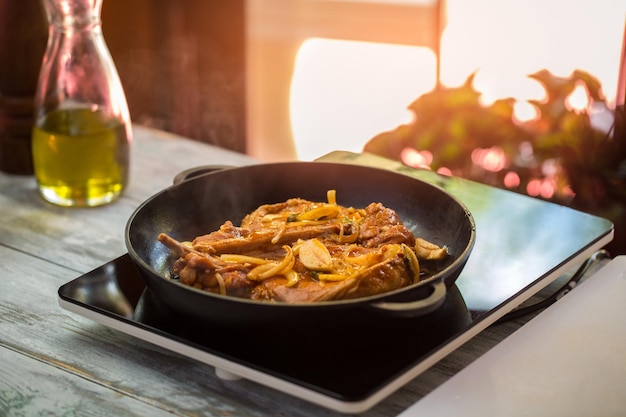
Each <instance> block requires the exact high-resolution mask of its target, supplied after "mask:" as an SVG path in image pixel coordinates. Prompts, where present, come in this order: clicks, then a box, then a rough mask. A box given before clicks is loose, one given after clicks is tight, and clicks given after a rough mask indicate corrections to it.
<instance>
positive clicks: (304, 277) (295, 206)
mask: <svg viewBox="0 0 626 417" xmlns="http://www.w3.org/2000/svg"><path fill="white" fill-rule="evenodd" d="M158 239H159V241H160V242H161V243H163V244H164V245H166V246H167V247H168V248H169V249H170V250H171V251H172V252H173V254H174V255H175V256H177V257H178V259H177V260H176V262H175V263H174V268H173V272H174V273H175V275H176V276H177V277H178V279H180V281H181V282H182V283H183V284H186V285H190V286H193V287H195V288H198V289H202V290H206V291H209V292H212V293H218V294H222V295H229V296H234V297H241V298H247V299H252V300H257V301H279V302H290V303H294V302H316V301H329V300H340V299H352V298H358V297H365V296H368V295H375V294H380V293H383V292H387V291H391V290H394V289H398V288H401V287H405V286H408V285H411V284H413V283H416V282H418V281H419V280H420V275H422V274H423V273H424V271H420V260H439V259H442V258H444V257H446V256H447V249H446V247H439V246H437V245H435V244H433V243H430V242H428V241H426V240H424V239H421V238H419V237H417V238H416V237H415V236H414V235H413V233H412V232H411V231H410V230H409V229H408V228H407V227H405V226H404V224H403V223H402V221H401V220H400V218H399V216H398V215H397V213H396V212H395V211H394V210H392V209H390V208H387V207H385V206H383V205H382V204H381V203H371V204H369V205H368V206H367V207H365V208H353V207H344V206H341V205H339V204H337V200H336V193H335V191H334V190H329V191H328V193H327V201H326V202H313V201H308V200H305V199H301V198H292V199H289V200H287V201H284V202H280V203H276V204H266V205H262V206H260V207H258V208H257V209H256V210H254V211H253V212H252V213H249V214H248V215H247V216H246V217H244V219H243V220H242V222H241V225H240V226H235V225H234V224H233V223H232V222H231V221H226V222H225V223H224V224H223V225H222V226H221V227H220V228H219V230H216V231H214V232H212V233H209V234H206V235H203V236H198V237H196V238H195V239H194V240H193V241H191V242H179V241H177V240H175V239H174V238H172V237H170V236H169V235H167V234H165V233H161V234H160V235H159V237H158Z"/></svg>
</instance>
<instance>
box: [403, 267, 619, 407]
mask: <svg viewBox="0 0 626 417" xmlns="http://www.w3.org/2000/svg"><path fill="white" fill-rule="evenodd" d="M625 317H626V256H618V257H616V258H615V259H613V260H612V261H611V262H610V263H608V264H607V265H606V266H604V267H603V268H602V269H601V270H599V271H598V272H596V273H595V274H594V275H592V276H591V277H590V278H588V279H587V280H586V281H584V282H583V283H582V284H581V285H580V286H579V287H576V288H575V289H574V290H573V291H572V292H570V293H568V294H567V295H565V296H564V297H563V298H562V299H560V300H559V301H558V302H557V303H555V304H554V305H552V306H551V307H549V308H548V309H546V310H545V311H543V312H542V313H540V314H539V315H538V316H537V317H535V318H534V319H532V320H531V321H530V322H529V323H528V324H526V325H525V326H524V327H522V328H521V329H519V330H518V331H516V332H515V333H513V334H512V335H511V336H509V337H508V338H506V339H505V340H504V341H503V342H502V343H500V344H499V345H497V346H496V347H494V348H493V349H492V350H491V351H489V352H488V353H486V354H485V355H484V356H482V357H480V358H479V359H477V360H476V361H475V362H473V363H472V364H471V365H470V366H468V367H467V368H465V369H463V370H462V371H461V372H459V373H458V374H457V375H455V376H454V377H453V378H451V379H450V380H448V381H447V382H446V383H444V384H443V385H441V386H440V387H438V388H437V389H435V390H434V391H432V392H431V393H430V394H429V395H427V396H426V397H424V398H423V399H421V400H420V401H418V402H417V403H415V404H414V405H413V406H411V407H409V408H408V409H407V410H405V411H404V412H403V413H402V414H400V416H401V417H416V416H435V415H437V416H444V415H445V416H448V415H450V416H454V415H459V416H461V415H462V416H464V417H472V416H481V417H483V416H533V417H538V416H551V417H554V416H567V417H573V416H592V415H593V416H626V324H624V319H625Z"/></svg>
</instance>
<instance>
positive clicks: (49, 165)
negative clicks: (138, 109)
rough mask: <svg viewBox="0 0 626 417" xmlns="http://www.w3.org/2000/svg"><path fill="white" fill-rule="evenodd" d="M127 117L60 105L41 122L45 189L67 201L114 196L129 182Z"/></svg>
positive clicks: (37, 143) (39, 164)
mask: <svg viewBox="0 0 626 417" xmlns="http://www.w3.org/2000/svg"><path fill="white" fill-rule="evenodd" d="M128 147H129V144H128V137H127V135H126V128H125V126H124V124H123V123H122V122H120V121H119V120H118V119H116V118H114V117H107V116H106V115H105V114H104V113H102V112H98V111H91V110H89V109H81V108H78V109H68V110H56V111H54V112H52V113H49V114H46V115H45V116H43V117H42V118H41V119H40V120H39V121H37V123H36V125H35V128H34V130H33V137H32V150H33V162H34V166H35V176H36V178H37V181H38V183H39V191H40V193H41V194H42V196H43V197H44V198H45V199H46V200H47V201H49V202H51V203H54V204H58V205H61V206H97V205H101V204H106V203H109V202H111V201H113V200H114V199H115V198H116V197H117V196H118V195H119V194H120V193H121V192H122V190H123V189H124V188H125V186H126V183H127V181H128V165H129V164H128V154H129V150H128Z"/></svg>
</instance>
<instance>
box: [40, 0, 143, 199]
mask: <svg viewBox="0 0 626 417" xmlns="http://www.w3.org/2000/svg"><path fill="white" fill-rule="evenodd" d="M43 4H44V6H45V9H46V14H47V16H48V22H49V25H48V45H47V48H46V52H45V54H44V56H43V60H42V64H41V69H40V72H39V82H38V85H37V92H36V94H35V125H34V127H33V132H32V138H31V150H32V154H33V168H34V173H35V177H36V179H37V183H38V186H39V194H40V195H41V196H42V197H43V198H44V200H46V201H48V202H50V203H53V204H56V205H60V206H66V207H69V206H72V207H93V206H99V205H102V204H107V203H110V202H112V201H114V200H115V199H116V198H118V197H119V196H120V195H121V194H122V192H123V191H124V190H125V188H126V185H127V183H128V178H129V172H128V171H129V163H130V161H129V160H130V144H131V141H132V128H131V122H130V114H129V111H128V105H127V103H126V96H125V95H124V90H123V88H122V84H121V82H120V79H119V76H118V74H117V70H116V68H115V65H114V63H113V59H112V58H111V55H110V53H109V50H108V48H107V46H106V44H105V42H104V37H103V34H102V22H101V19H100V12H101V7H102V0H43Z"/></svg>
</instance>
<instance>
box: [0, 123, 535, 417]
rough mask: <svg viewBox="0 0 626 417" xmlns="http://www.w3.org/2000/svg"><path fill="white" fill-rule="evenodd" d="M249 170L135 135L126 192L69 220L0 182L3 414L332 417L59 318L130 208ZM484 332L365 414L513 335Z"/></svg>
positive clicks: (31, 190)
mask: <svg viewBox="0 0 626 417" xmlns="http://www.w3.org/2000/svg"><path fill="white" fill-rule="evenodd" d="M254 162H255V161H254V160H252V159H250V158H248V157H247V156H245V155H240V154H236V153H232V152H229V151H226V150H223V149H218V148H215V147H211V146H207V145H206V144H203V143H200V142H195V141H191V140H187V139H184V138H180V137H177V136H173V135H170V134H166V133H163V132H160V131H155V130H150V129H146V128H143V127H139V126H135V141H134V144H133V159H132V177H131V183H130V186H129V188H128V190H127V192H126V193H125V194H124V196H123V197H122V198H121V199H120V200H118V201H117V202H115V203H113V204H111V205H108V206H104V207H99V208H91V209H75V208H74V209H67V208H61V207H55V206H52V205H49V204H47V203H45V202H44V201H43V200H42V199H41V198H40V197H39V196H38V195H37V192H36V184H35V180H34V178H33V177H23V176H13V175H7V174H0V190H1V195H0V214H1V215H0V258H1V259H2V262H1V264H0V415H2V416H7V417H8V416H43V415H46V416H48V415H55V416H57V415H58V416H116V417H124V416H151V417H156V416H230V415H233V416H333V415H338V413H335V412H333V411H330V410H327V409H324V408H322V407H319V406H316V405H312V404H309V403H308V402H305V401H303V400H299V399H296V398H293V397H291V396H289V395H287V394H283V393H280V392H277V391H274V390H273V389H270V388H267V387H264V386H261V385H258V384H256V383H254V382H250V381H245V380H239V381H224V380H222V379H220V378H218V377H217V376H216V375H215V373H214V369H213V368H212V367H211V366H208V365H205V364H202V363H199V362H197V361H194V360H192V359H189V358H187V357H184V356H180V355H178V354H176V353H173V352H170V351H168V350H165V349H162V348H160V347H158V346H154V345H151V344H149V343H147V342H144V341H142V340H139V339H135V338H134V337H132V336H128V335H126V334H124V333H121V332H118V331H115V330H112V329H110V328H108V327H106V326H103V325H100V324H97V323H95V322H92V321H90V320H88V319H86V318H83V317H82V316H79V315H76V314H73V313H71V312H68V311H66V310H64V309H62V308H60V307H59V304H58V299H57V290H58V288H59V287H60V286H61V285H63V284H65V283H67V282H69V281H71V280H73V279H74V278H76V277H78V276H80V275H82V274H84V273H86V272H88V271H91V270H93V269H94V268H96V267H98V266H100V265H102V264H104V263H106V262H108V261H110V260H112V259H114V258H116V257H118V256H120V255H122V254H124V253H125V252H126V248H125V245H124V228H125V225H126V221H127V219H128V218H129V216H130V215H131V213H132V212H133V211H134V210H135V208H137V206H138V205H139V204H140V203H141V202H142V201H144V200H145V199H146V198H148V197H149V196H151V195H152V194H154V193H156V192H158V191H159V190H161V189H163V188H165V187H167V186H168V185H170V184H171V183H172V179H173V177H174V176H175V175H176V174H177V173H179V172H180V171H182V170H185V169H187V168H190V167H194V166H199V165H206V164H228V165H244V164H250V163H254ZM526 320H528V317H526V318H523V319H520V320H517V321H512V322H508V323H505V324H499V325H495V326H491V327H490V328H488V329H487V330H486V331H483V332H482V333H481V334H480V335H479V336H477V337H475V338H473V339H472V340H471V341H470V342H468V343H466V344H465V345H464V346H462V347H461V348H459V349H457V350H456V351H455V352H453V353H452V354H451V355H449V356H448V357H446V358H445V359H444V360H442V361H440V362H439V363H438V364H436V365H435V366H433V367H432V368H430V369H429V370H428V371H426V372H425V373H423V374H422V375H420V376H419V377H417V378H416V379H415V380H413V381H412V382H410V383H409V384H407V385H406V386H405V387H403V388H402V389H400V390H398V391H397V392H396V393H394V394H392V395H391V396H390V397H388V398H387V399H386V400H384V401H383V402H381V403H380V404H379V405H377V406H375V407H374V408H372V409H371V410H369V411H368V412H366V413H364V414H363V415H366V416H390V415H396V414H398V413H400V412H402V411H403V410H405V409H406V408H407V407H409V406H410V405H411V404H412V403H414V402H415V401H417V400H419V399H420V398H421V397H422V396H424V395H426V394H427V393H428V392H430V391H431V390H432V389H434V388H435V387H437V386H438V385H440V384H441V383H443V382H444V381H445V380H446V379H448V378H449V377H450V376H452V375H454V374H455V373H456V372H458V371H459V370H461V369H462V368H463V367H465V366H466V365H467V364H469V363H470V362H471V361H473V360H474V359H476V358H477V357H478V356H480V355H481V354H482V353H484V352H485V351H487V350H488V349H490V348H491V347H492V346H494V345H495V344H496V343H498V342H499V341H500V340H502V339H503V338H504V337H506V336H507V335H509V334H510V333H512V332H513V331H514V330H515V329H517V328H518V327H519V326H521V325H522V324H523V323H524V322H525V321H526Z"/></svg>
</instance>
